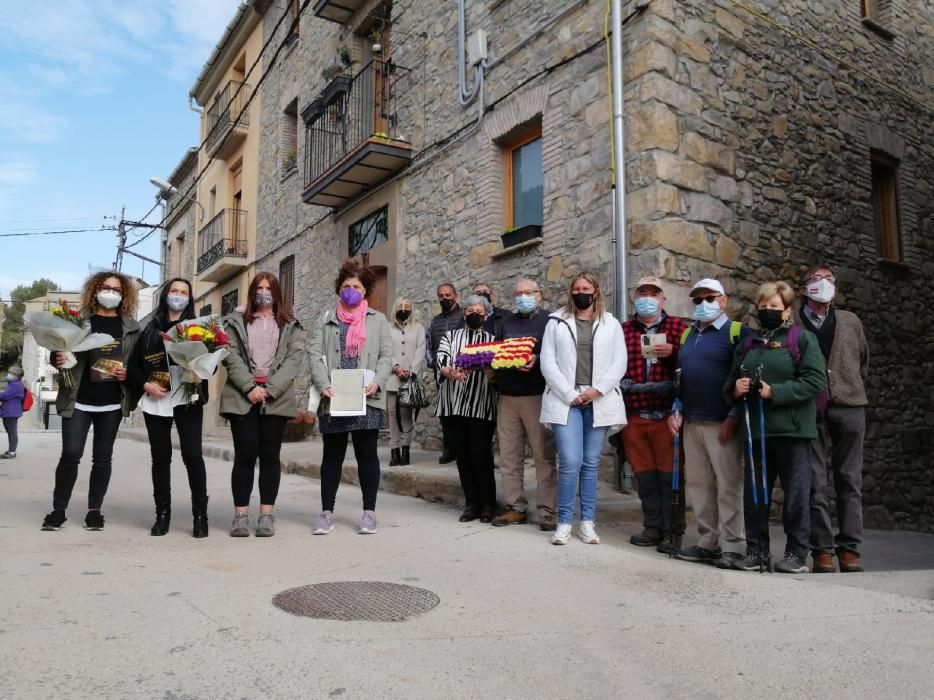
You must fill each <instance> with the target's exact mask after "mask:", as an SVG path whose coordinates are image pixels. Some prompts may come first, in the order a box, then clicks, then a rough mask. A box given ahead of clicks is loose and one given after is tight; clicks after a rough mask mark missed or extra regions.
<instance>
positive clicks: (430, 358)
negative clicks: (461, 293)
mask: <svg viewBox="0 0 934 700" xmlns="http://www.w3.org/2000/svg"><path fill="white" fill-rule="evenodd" d="M436 293H437V295H438V304H439V305H440V306H441V313H439V314H438V315H437V316H434V317H433V318H432V319H431V321H429V323H428V328H427V330H426V338H425V359H426V361H427V362H428V367H429V369H431V370H432V371H434V374H435V382H436V383H437V385H438V392H439V394H440V392H441V373H440V372H439V371H438V369H439V368H438V362H437V359H436V358H437V356H438V347H439V346H440V345H441V339H442V338H443V337H444V334H445V333H447V332H448V331H453V330H457V329H458V328H463V327H464V314H463V313H462V312H461V308H460V305H459V304H458V301H457V289H456V288H455V287H454V285H453V284H451V283H450V282H444V283H442V284H439V285H438V288H437V290H436ZM439 415H440V414H439ZM441 442H442V450H441V456H440V457H438V464H448V463H449V462H453V461H454V448H453V447H452V444H451V429H450V425H449V422H448V421H446V420H445V417H443V416H442V417H441Z"/></svg>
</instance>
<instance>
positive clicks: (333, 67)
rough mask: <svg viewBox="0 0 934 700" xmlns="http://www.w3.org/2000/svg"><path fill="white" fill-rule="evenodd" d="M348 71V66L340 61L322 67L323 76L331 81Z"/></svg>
mask: <svg viewBox="0 0 934 700" xmlns="http://www.w3.org/2000/svg"><path fill="white" fill-rule="evenodd" d="M346 71H347V68H346V66H343V65H341V64H340V63H332V64H330V65H329V66H325V67H324V68H322V69H321V77H322V78H324V79H325V80H327V81H328V82H329V83H330V82H331V81H332V80H334V79H335V78H337V77H338V76H341V75H343V74H344V73H345V72H346Z"/></svg>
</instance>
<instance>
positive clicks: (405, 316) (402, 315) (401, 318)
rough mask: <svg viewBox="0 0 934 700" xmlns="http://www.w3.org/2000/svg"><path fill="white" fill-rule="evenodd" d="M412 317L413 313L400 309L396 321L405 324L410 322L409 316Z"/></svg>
mask: <svg viewBox="0 0 934 700" xmlns="http://www.w3.org/2000/svg"><path fill="white" fill-rule="evenodd" d="M411 315H412V312H411V311H404V310H403V309H399V310H398V311H396V320H397V321H398V322H399V323H405V322H406V321H408V320H409V316H411Z"/></svg>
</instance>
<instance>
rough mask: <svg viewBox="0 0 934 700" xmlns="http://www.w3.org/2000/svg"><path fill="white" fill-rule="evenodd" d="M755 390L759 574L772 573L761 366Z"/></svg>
mask: <svg viewBox="0 0 934 700" xmlns="http://www.w3.org/2000/svg"><path fill="white" fill-rule="evenodd" d="M754 386H755V389H756V394H758V396H759V469H760V471H761V474H762V504H761V508H762V514H761V516H760V517H761V518H762V540H763V546H762V548H761V549H760V551H759V573H762V569H763V565H764V567H765V570H766V571H768V572H769V573H772V544H771V540H770V534H769V515H770V512H769V511H770V509H771V505H770V503H769V495H770V494H769V476H768V467H767V466H766V463H765V399H763V398H762V365H761V364H760V365H759V366H758V367H756V375H755V384H754Z"/></svg>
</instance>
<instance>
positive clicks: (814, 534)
mask: <svg viewBox="0 0 934 700" xmlns="http://www.w3.org/2000/svg"><path fill="white" fill-rule="evenodd" d="M803 283H804V284H803V287H802V293H803V294H804V296H805V297H806V299H807V301H806V302H805V303H804V305H803V306H802V307H801V311H800V317H799V318H800V322H801V325H802V326H804V327H805V328H806V329H808V330H809V331H811V332H812V333H814V334H815V335H816V336H817V340H818V343H819V344H820V349H821V354H822V355H823V356H824V360H825V361H826V363H827V376H828V380H827V398H828V402H827V405H826V407H823V406H818V413H817V435H818V437H817V440H815V441H814V442H812V443H811V465H812V467H813V480H812V483H811V555H812V556H813V558H814V573H832V572H833V571H834V564H833V553H834V550H835V549H836V554H837V559H838V560H839V561H840V571H842V572H844V573H853V572H859V571H862V570H863V564H862V561H861V559H860V551H859V546H860V543H861V542H862V539H863V440H864V439H865V437H866V406H867V404H868V403H869V400H868V398H867V396H866V380H867V379H868V378H869V344H868V343H867V342H866V334H865V333H864V331H863V324H862V323H861V322H860V320H859V317H858V316H857V315H856V314H854V313H852V312H850V311H844V310H843V309H838V308H837V307H836V305H835V304H834V303H833V300H834V297H835V295H836V291H837V289H836V279H835V277H834V274H833V271H832V270H830V269H829V268H827V267H818V268H815V269H813V270H810V271H808V272H807V273H806V274H805V275H804V278H803ZM828 448H830V449H831V452H830V454H831V457H830V461H829V464H828V461H827V449H828ZM830 474H833V489H834V493H835V495H836V497H837V499H836V502H837V527H838V532H837V534H836V536H834V531H833V523H832V522H831V520H830V506H829V504H828V502H827V482H828V479H829V477H830Z"/></svg>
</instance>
